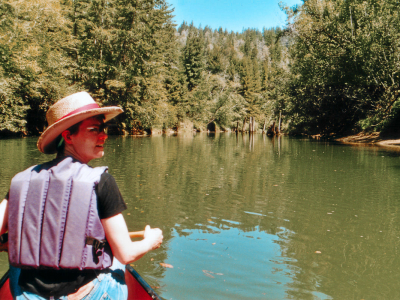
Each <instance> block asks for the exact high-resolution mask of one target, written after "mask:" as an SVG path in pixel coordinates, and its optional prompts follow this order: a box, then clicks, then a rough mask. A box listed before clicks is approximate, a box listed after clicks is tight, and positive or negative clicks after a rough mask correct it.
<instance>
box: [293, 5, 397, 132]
mask: <svg viewBox="0 0 400 300" xmlns="http://www.w3.org/2000/svg"><path fill="white" fill-rule="evenodd" d="M296 11H297V12H295V11H290V10H289V9H288V13H289V17H291V18H292V19H293V24H292V25H291V26H292V27H291V28H292V35H291V36H292V38H293V46H292V49H291V55H292V66H291V72H292V74H293V77H292V80H291V81H290V83H289V95H290V97H291V104H290V107H291V110H290V114H291V117H292V121H293V123H292V124H293V125H294V126H295V127H298V128H297V129H300V130H302V128H309V130H310V131H311V132H312V131H314V132H318V133H326V134H330V133H346V132H348V131H349V130H353V129H354V128H358V126H361V127H362V128H363V129H366V130H367V129H370V130H372V129H377V128H378V127H379V126H381V125H382V124H383V123H385V122H386V121H385V120H387V119H390V118H392V114H391V110H392V106H393V104H394V103H395V102H396V101H397V94H398V92H397V91H398V90H399V88H400V86H399V82H400V81H399V79H400V78H399V74H398V70H399V63H400V60H399V57H400V56H399V54H400V53H399V49H400V48H399V38H400V32H399V30H398V26H397V25H396V24H398V22H399V4H398V3H397V2H395V1H383V0H377V1H372V2H366V1H355V0H352V1H345V0H340V1H330V0H324V1H316V0H308V1H306V2H305V3H304V5H303V6H302V7H301V8H296ZM307 130H308V129H307Z"/></svg>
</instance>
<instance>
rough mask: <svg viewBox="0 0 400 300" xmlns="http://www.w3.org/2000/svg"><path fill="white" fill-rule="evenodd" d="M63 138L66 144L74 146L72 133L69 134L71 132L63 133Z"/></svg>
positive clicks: (65, 131)
mask: <svg viewBox="0 0 400 300" xmlns="http://www.w3.org/2000/svg"><path fill="white" fill-rule="evenodd" d="M61 136H62V137H63V139H64V141H65V143H66V144H72V139H71V133H70V132H69V130H64V131H63V132H62V133H61Z"/></svg>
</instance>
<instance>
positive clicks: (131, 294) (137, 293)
mask: <svg viewBox="0 0 400 300" xmlns="http://www.w3.org/2000/svg"><path fill="white" fill-rule="evenodd" d="M8 273H9V271H7V272H6V274H4V276H3V278H1V280H0V299H1V300H12V299H13V298H12V296H11V291H10V285H9V278H8ZM125 281H126V284H127V286H128V300H133V299H136V300H138V299H140V300H162V299H161V298H160V297H159V296H158V295H157V293H156V292H155V291H154V290H153V289H152V288H151V286H150V285H149V284H148V283H147V282H146V281H145V280H144V279H143V278H142V277H141V276H140V275H139V273H138V272H136V271H135V269H134V268H132V267H131V266H129V265H127V266H126V269H125Z"/></svg>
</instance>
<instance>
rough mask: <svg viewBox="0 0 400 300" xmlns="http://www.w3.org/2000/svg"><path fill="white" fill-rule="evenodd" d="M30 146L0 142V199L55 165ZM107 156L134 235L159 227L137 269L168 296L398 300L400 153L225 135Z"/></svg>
mask: <svg viewBox="0 0 400 300" xmlns="http://www.w3.org/2000/svg"><path fill="white" fill-rule="evenodd" d="M35 143H36V139H18V140H4V141H0V147H2V148H1V149H2V150H3V156H2V157H1V158H0V161H1V163H2V166H4V167H3V169H2V170H0V171H1V175H2V176H3V179H4V181H3V182H1V184H0V192H2V193H3V194H5V193H6V192H7V190H8V184H9V181H10V179H11V177H12V176H13V175H14V174H15V173H16V172H17V171H20V170H22V169H24V168H26V167H28V166H30V165H31V164H34V163H40V162H42V161H45V160H47V159H48V157H46V156H45V155H41V154H40V153H39V152H38V151H36V150H35ZM105 151H106V156H105V157H104V158H103V159H101V160H99V161H97V162H94V163H93V165H108V166H109V168H110V169H109V171H110V173H111V174H113V175H114V176H115V178H116V180H117V183H118V185H119V187H120V189H121V193H122V195H123V196H124V199H125V200H126V202H127V204H128V210H127V211H126V212H125V217H126V220H127V222H128V226H129V229H130V230H141V229H143V228H144V226H145V225H146V224H151V225H152V226H157V227H160V228H162V229H163V230H164V233H165V234H164V236H165V243H164V244H163V246H162V247H161V248H160V249H159V250H157V251H156V252H153V253H151V254H149V255H147V256H145V257H144V258H143V259H142V260H140V261H139V262H137V263H135V266H136V268H137V269H138V271H139V272H140V273H142V274H143V275H144V276H145V278H146V280H147V281H148V282H149V283H150V284H151V285H153V286H155V287H159V288H158V292H159V293H160V294H161V296H163V297H165V298H166V299H210V298H212V299H248V298H249V299H250V298H251V299H396V298H398V291H397V290H398V289H397V282H398V280H399V279H400V278H399V275H398V274H399V272H398V271H399V270H398V264H397V257H398V249H399V242H400V232H399V229H400V228H399V222H398V219H397V211H398V209H399V202H398V195H397V193H396V192H397V186H398V183H399V180H400V160H399V155H398V153H399V152H391V151H390V150H384V149H382V148H376V147H374V148H371V147H354V146H345V145H336V144H331V143H327V142H321V141H318V142H317V141H313V140H308V139H306V140H304V139H289V138H287V137H279V138H268V137H266V136H265V135H257V134H255V135H248V134H243V135H242V134H218V133H216V134H190V135H177V136H171V137H165V136H158V137H140V138H138V137H110V138H109V141H108V142H107V144H106V149H105ZM0 259H2V261H3V262H6V259H5V258H4V256H2V257H0ZM160 262H165V263H169V264H171V265H173V266H174V268H173V269H166V268H163V267H162V266H160V265H159V263H160ZM3 265H4V267H3V268H4V269H5V268H7V264H6V263H3ZM220 274H223V275H220Z"/></svg>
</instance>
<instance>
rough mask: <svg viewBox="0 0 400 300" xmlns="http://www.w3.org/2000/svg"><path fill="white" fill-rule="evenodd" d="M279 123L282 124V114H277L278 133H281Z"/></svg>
mask: <svg viewBox="0 0 400 300" xmlns="http://www.w3.org/2000/svg"><path fill="white" fill-rule="evenodd" d="M281 123H282V112H281V111H280V112H279V123H278V133H279V134H280V133H281Z"/></svg>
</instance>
